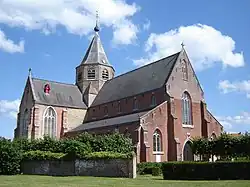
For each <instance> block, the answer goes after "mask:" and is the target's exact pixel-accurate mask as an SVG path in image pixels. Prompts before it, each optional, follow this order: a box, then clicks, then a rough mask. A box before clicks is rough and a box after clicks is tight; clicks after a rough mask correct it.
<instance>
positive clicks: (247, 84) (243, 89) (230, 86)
mask: <svg viewBox="0 0 250 187" xmlns="http://www.w3.org/2000/svg"><path fill="white" fill-rule="evenodd" d="M219 89H220V90H221V91H222V93H224V94H227V93H230V92H239V93H244V94H246V97H247V98H250V80H243V81H235V82H230V81H228V80H223V81H220V82H219Z"/></svg>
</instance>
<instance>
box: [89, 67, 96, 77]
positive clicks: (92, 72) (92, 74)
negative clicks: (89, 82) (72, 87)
mask: <svg viewBox="0 0 250 187" xmlns="http://www.w3.org/2000/svg"><path fill="white" fill-rule="evenodd" d="M88 79H95V69H93V68H90V69H88Z"/></svg>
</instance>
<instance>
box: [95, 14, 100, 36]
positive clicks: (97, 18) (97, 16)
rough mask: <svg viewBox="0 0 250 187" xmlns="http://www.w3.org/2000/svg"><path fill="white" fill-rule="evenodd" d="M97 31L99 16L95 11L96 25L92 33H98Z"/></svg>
mask: <svg viewBox="0 0 250 187" xmlns="http://www.w3.org/2000/svg"><path fill="white" fill-rule="evenodd" d="M99 30H100V28H99V15H98V11H96V25H95V28H94V31H95V32H98V31H99Z"/></svg>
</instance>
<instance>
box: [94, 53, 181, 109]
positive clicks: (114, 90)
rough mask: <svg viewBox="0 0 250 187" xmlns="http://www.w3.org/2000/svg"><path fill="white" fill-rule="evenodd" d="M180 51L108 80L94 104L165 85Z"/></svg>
mask: <svg viewBox="0 0 250 187" xmlns="http://www.w3.org/2000/svg"><path fill="white" fill-rule="evenodd" d="M179 54H180V52H178V53H176V54H173V55H171V56H168V57H166V58H163V59H161V60H158V61H156V62H153V63H150V64H148V65H145V66H143V67H141V68H138V69H135V70H133V71H130V72H128V73H125V74H122V75H120V76H117V77H115V78H113V79H111V80H109V81H107V82H106V83H105V84H104V85H103V87H102V89H101V90H100V91H99V93H98V95H97V96H96V98H95V100H94V102H93V103H92V106H96V105H100V104H103V103H108V102H111V101H115V100H119V99H122V98H126V97H129V96H133V95H137V94H140V93H143V92H147V91H150V90H154V89H157V88H160V87H161V86H163V84H164V83H165V82H166V80H167V79H168V77H169V75H170V73H171V71H172V69H173V67H174V64H175V62H176V60H177V58H178V56H179Z"/></svg>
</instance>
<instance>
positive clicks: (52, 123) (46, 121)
mask: <svg viewBox="0 0 250 187" xmlns="http://www.w3.org/2000/svg"><path fill="white" fill-rule="evenodd" d="M43 135H45V136H49V137H51V138H54V137H56V112H55V110H54V109H53V108H52V107H49V108H47V110H46V111H45V114H44V117H43Z"/></svg>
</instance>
